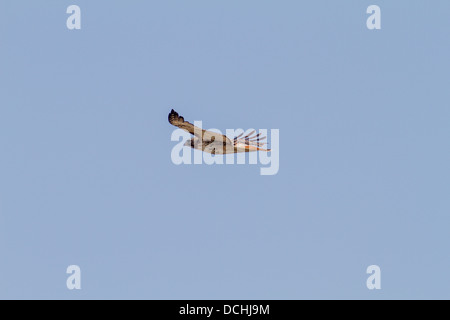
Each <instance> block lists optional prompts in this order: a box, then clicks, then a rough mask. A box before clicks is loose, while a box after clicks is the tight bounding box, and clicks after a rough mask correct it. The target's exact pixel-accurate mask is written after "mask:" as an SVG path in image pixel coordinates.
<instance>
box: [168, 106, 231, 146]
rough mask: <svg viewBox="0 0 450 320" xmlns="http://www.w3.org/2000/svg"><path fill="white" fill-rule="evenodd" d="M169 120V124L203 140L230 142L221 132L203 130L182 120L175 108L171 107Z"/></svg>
mask: <svg viewBox="0 0 450 320" xmlns="http://www.w3.org/2000/svg"><path fill="white" fill-rule="evenodd" d="M169 122H170V124H172V125H174V126H175V127H178V128H180V129H183V130H184V131H187V132H189V133H190V134H192V135H195V136H196V137H198V138H199V139H201V140H202V141H204V142H212V141H215V142H223V143H226V144H230V145H231V144H232V142H231V140H230V139H228V138H227V137H226V136H224V135H223V134H220V133H217V132H212V131H207V130H203V129H201V128H199V127H196V126H194V125H193V124H192V123H190V122H187V121H184V118H183V117H181V116H180V115H179V114H178V113H177V112H175V110H173V109H172V111H171V112H170V113H169Z"/></svg>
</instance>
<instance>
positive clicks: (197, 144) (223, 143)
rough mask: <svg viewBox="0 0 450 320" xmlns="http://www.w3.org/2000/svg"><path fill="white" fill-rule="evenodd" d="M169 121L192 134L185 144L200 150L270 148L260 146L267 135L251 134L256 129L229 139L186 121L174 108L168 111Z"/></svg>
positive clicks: (231, 150) (231, 151) (248, 150)
mask: <svg viewBox="0 0 450 320" xmlns="http://www.w3.org/2000/svg"><path fill="white" fill-rule="evenodd" d="M169 123H170V124H172V125H174V126H176V127H178V128H180V129H183V130H184V131H187V132H189V133H190V134H192V135H194V138H192V139H190V140H188V141H186V144H185V146H189V147H191V148H194V149H198V150H202V151H204V152H209V153H212V154H227V153H239V152H252V151H270V149H263V148H261V147H262V146H264V145H265V144H266V143H265V142H261V141H262V140H265V139H266V138H267V137H262V138H260V135H261V133H259V134H257V135H253V134H254V133H255V132H256V131H252V132H251V133H250V134H247V135H246V136H245V137H243V138H241V136H243V135H244V134H243V133H242V134H240V135H239V136H237V137H235V138H234V139H233V141H232V140H230V139H229V138H228V137H227V136H225V135H223V134H219V133H216V132H212V131H207V130H203V129H201V128H199V127H196V126H194V125H193V124H192V123H190V122H187V121H185V120H184V118H183V117H181V116H180V115H179V114H178V113H177V112H175V110H173V109H172V111H171V112H170V113H169Z"/></svg>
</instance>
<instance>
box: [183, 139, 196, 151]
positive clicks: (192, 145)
mask: <svg viewBox="0 0 450 320" xmlns="http://www.w3.org/2000/svg"><path fill="white" fill-rule="evenodd" d="M199 141H200V140H199V139H198V138H197V137H194V138H192V139H189V140H186V142H185V143H184V146H185V147H190V148H194V149H196V148H198V146H199Z"/></svg>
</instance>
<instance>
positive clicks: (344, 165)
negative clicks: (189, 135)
mask: <svg viewBox="0 0 450 320" xmlns="http://www.w3.org/2000/svg"><path fill="white" fill-rule="evenodd" d="M72 4H77V5H79V6H80V8H81V11H82V29H81V30H75V31H69V30H68V29H67V28H66V19H67V17H68V15H67V14H66V8H67V7H68V6H69V5H72ZM372 4H377V5H379V6H380V7H381V12H382V13H381V14H382V29H381V30H376V31H369V30H368V29H367V28H366V19H367V17H368V15H367V14H366V8H367V7H368V6H369V5H372ZM449 10H450V3H449V2H448V1H433V4H432V5H430V4H429V3H428V2H426V1H412V2H411V1H395V2H393V1H370V2H369V1H348V0H347V1H320V2H319V1H302V2H300V1H281V2H280V1H278V2H275V1H255V0H249V1H245V2H243V1H235V0H232V1H220V2H219V1H197V0H195V1H188V2H187V1H151V2H150V1H137V0H135V1H128V2H125V1H105V0H98V1H46V2H43V1H39V2H38V1H22V0H19V1H2V2H1V3H0V44H1V50H0V90H1V91H0V93H1V94H0V150H1V154H0V255H1V259H0V298H3V299H12V298H18V299H25V298H36V299H50V298H56V299H98V298H105V299H119V298H120V299H134V298H137V299H310V298H320V299H348V298H354V299H399V298H403V299H421V298H425V299H431V298H437V299H445V298H447V299H448V298H450V296H449V291H448V288H449V287H450V276H449V274H448V270H449V268H450V256H449V254H448V248H449V244H450V235H449V232H448V226H449V225H450V217H449V212H450V200H449V199H450V198H449V196H448V195H449V191H450V184H449V181H450V170H449V165H448V164H449V163H450V161H449V160H450V148H449V137H450V125H449V124H450V108H449V98H450V90H448V75H449V72H450V62H449V59H448V57H449V56H450V42H449V40H448V39H449V32H450V31H449V30H450V21H449V19H448V12H449ZM171 108H174V109H175V110H177V111H178V112H179V113H180V114H182V115H183V116H184V117H185V118H186V120H189V121H194V120H202V121H203V124H204V126H205V127H206V128H209V127H214V128H218V129H221V130H225V129H227V128H252V127H256V128H267V129H279V130H280V171H279V173H278V174H277V175H275V176H261V175H260V174H259V166H255V165H232V166H219V165H216V166H207V165H201V166H193V165H192V166H188V165H181V166H175V165H174V164H172V162H171V159H170V153H171V150H172V148H173V146H174V145H175V143H174V142H172V141H171V140H170V136H171V133H172V131H173V127H171V126H170V125H169V124H168V122H167V114H168V113H169V111H170V109H171ZM73 264H75V265H79V266H80V267H81V270H82V290H81V291H69V290H68V289H67V288H66V279H67V275H66V273H65V271H66V268H67V267H68V266H69V265H73ZM373 264H376V265H379V266H380V267H381V270H382V290H380V291H369V290H368V289H367V288H366V279H367V277H368V275H367V274H366V268H367V267H368V266H370V265H373Z"/></svg>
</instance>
